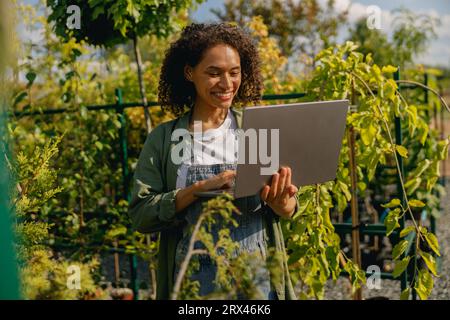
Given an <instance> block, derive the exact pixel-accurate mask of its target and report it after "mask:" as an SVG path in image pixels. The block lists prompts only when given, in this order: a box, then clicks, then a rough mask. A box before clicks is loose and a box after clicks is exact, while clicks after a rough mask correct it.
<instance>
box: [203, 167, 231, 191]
mask: <svg viewBox="0 0 450 320" xmlns="http://www.w3.org/2000/svg"><path fill="white" fill-rule="evenodd" d="M235 177H236V170H225V171H223V172H221V173H219V174H218V175H215V176H213V177H211V178H208V179H205V180H201V181H198V182H197V183H198V186H199V188H200V189H201V190H202V191H209V190H216V189H226V188H231V187H232V186H233V185H234V178H235Z"/></svg>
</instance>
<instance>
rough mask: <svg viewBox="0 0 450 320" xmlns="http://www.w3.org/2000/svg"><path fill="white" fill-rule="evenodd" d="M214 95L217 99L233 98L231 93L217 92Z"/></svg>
mask: <svg viewBox="0 0 450 320" xmlns="http://www.w3.org/2000/svg"><path fill="white" fill-rule="evenodd" d="M214 95H215V96H216V97H219V98H220V99H229V98H231V92H229V93H219V92H215V93H214Z"/></svg>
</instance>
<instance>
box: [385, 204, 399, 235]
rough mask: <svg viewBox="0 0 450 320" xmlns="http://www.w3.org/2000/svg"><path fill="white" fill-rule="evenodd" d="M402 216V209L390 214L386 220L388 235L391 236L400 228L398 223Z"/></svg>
mask: <svg viewBox="0 0 450 320" xmlns="http://www.w3.org/2000/svg"><path fill="white" fill-rule="evenodd" d="M399 214H400V209H399V208H397V209H395V210H392V211H391V212H389V213H388V215H387V217H386V219H385V220H384V225H385V226H386V235H387V236H389V235H390V234H391V233H392V232H393V231H394V230H395V229H396V228H399V227H400V224H399V223H398V218H399Z"/></svg>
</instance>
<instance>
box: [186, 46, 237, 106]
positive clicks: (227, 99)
mask: <svg viewBox="0 0 450 320" xmlns="http://www.w3.org/2000/svg"><path fill="white" fill-rule="evenodd" d="M184 72H185V77H186V79H188V80H189V81H192V82H193V83H194V86H195V90H196V93H197V95H196V98H195V107H196V108H207V109H210V108H221V109H225V108H229V107H230V106H231V104H232V102H233V98H234V97H235V96H236V94H237V92H238V90H239V86H240V85H241V60H240V57H239V53H238V52H237V50H236V49H234V48H233V47H230V46H228V45H225V44H219V45H216V46H214V47H211V48H209V49H207V50H206V52H205V53H204V56H203V59H202V60H201V61H200V62H199V63H198V64H197V65H196V66H195V67H190V66H186V67H185V69H184Z"/></svg>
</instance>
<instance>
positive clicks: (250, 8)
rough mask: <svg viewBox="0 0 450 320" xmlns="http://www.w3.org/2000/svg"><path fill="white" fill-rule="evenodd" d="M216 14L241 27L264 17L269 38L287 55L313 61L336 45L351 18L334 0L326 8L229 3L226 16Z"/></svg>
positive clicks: (274, 1)
mask: <svg viewBox="0 0 450 320" xmlns="http://www.w3.org/2000/svg"><path fill="white" fill-rule="evenodd" d="M212 11H213V13H214V14H215V15H216V16H217V17H218V18H219V19H220V20H222V21H236V22H237V23H239V24H240V25H244V23H245V22H249V21H250V20H251V19H252V17H254V16H261V17H262V18H263V22H264V24H266V25H267V26H268V29H269V34H270V35H271V36H273V37H275V38H276V39H277V40H278V43H279V46H280V48H281V50H282V53H283V55H285V56H286V57H289V56H291V55H293V54H296V53H299V52H302V53H306V54H307V55H308V56H309V57H311V58H313V57H314V56H315V55H316V54H317V53H318V52H319V51H320V50H321V49H323V48H326V47H328V46H330V45H332V44H334V38H335V37H336V35H337V31H338V29H339V27H340V26H341V25H343V24H345V22H346V21H347V15H348V11H347V10H345V11H342V12H337V11H336V10H335V1H334V0H328V1H327V2H326V4H325V5H324V6H321V5H320V1H317V0H302V1H294V0H267V1H263V0H227V1H226V2H225V10H224V12H222V11H220V10H212Z"/></svg>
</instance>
